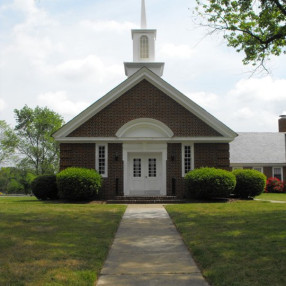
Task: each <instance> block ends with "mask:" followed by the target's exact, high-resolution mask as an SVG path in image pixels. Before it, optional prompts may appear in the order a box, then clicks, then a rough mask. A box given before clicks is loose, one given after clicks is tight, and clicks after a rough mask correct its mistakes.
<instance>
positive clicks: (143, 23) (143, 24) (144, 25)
mask: <svg viewBox="0 0 286 286" xmlns="http://www.w3.org/2000/svg"><path fill="white" fill-rule="evenodd" d="M146 28H147V21H146V9H145V0H141V29H146Z"/></svg>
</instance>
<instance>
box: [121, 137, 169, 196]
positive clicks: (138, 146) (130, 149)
mask: <svg viewBox="0 0 286 286" xmlns="http://www.w3.org/2000/svg"><path fill="white" fill-rule="evenodd" d="M122 148H123V150H122V151H123V176H124V180H123V190H124V196H129V195H130V189H129V174H128V154H129V153H161V154H162V187H161V191H160V195H161V196H166V195H167V164H166V162H167V143H160V144H154V143H147V142H146V143H133V144H128V143H123V146H122Z"/></svg>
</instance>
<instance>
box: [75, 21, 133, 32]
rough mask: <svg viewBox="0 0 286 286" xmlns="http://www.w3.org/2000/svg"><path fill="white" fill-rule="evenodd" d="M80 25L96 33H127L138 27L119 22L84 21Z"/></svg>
mask: <svg viewBox="0 0 286 286" xmlns="http://www.w3.org/2000/svg"><path fill="white" fill-rule="evenodd" d="M80 25H81V26H82V27H84V28H89V29H92V30H94V31H96V32H107V31H112V32H126V31H129V30H130V29H134V28H136V27H137V26H136V25H135V24H134V23H131V22H117V21H90V20H83V21H81V22H80Z"/></svg>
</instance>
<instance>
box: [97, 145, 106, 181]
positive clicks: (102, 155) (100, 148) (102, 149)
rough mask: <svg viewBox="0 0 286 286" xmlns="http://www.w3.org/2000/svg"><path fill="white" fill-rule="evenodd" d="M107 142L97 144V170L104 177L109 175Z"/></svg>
mask: <svg viewBox="0 0 286 286" xmlns="http://www.w3.org/2000/svg"><path fill="white" fill-rule="evenodd" d="M107 154H108V152H107V144H96V170H97V171H98V173H99V174H100V175H102V177H107V158H108V155H107Z"/></svg>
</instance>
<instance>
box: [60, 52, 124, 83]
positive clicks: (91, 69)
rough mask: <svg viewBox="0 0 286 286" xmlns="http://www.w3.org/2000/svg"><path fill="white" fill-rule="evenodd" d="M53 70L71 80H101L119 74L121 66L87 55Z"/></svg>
mask: <svg viewBox="0 0 286 286" xmlns="http://www.w3.org/2000/svg"><path fill="white" fill-rule="evenodd" d="M55 71H56V72H58V73H59V74H61V75H62V76H64V77H65V78H67V79H71V80H82V79H93V80H94V81H97V82H103V81H105V80H107V79H108V78H109V79H111V78H112V77H114V76H120V75H121V74H122V66H121V65H120V66H119V65H107V64H105V63H104V62H103V61H102V60H101V59H100V58H99V57H97V56H96V55H89V56H87V57H85V58H83V59H73V60H68V61H66V62H63V63H62V64H59V65H58V66H56V68H55Z"/></svg>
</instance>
